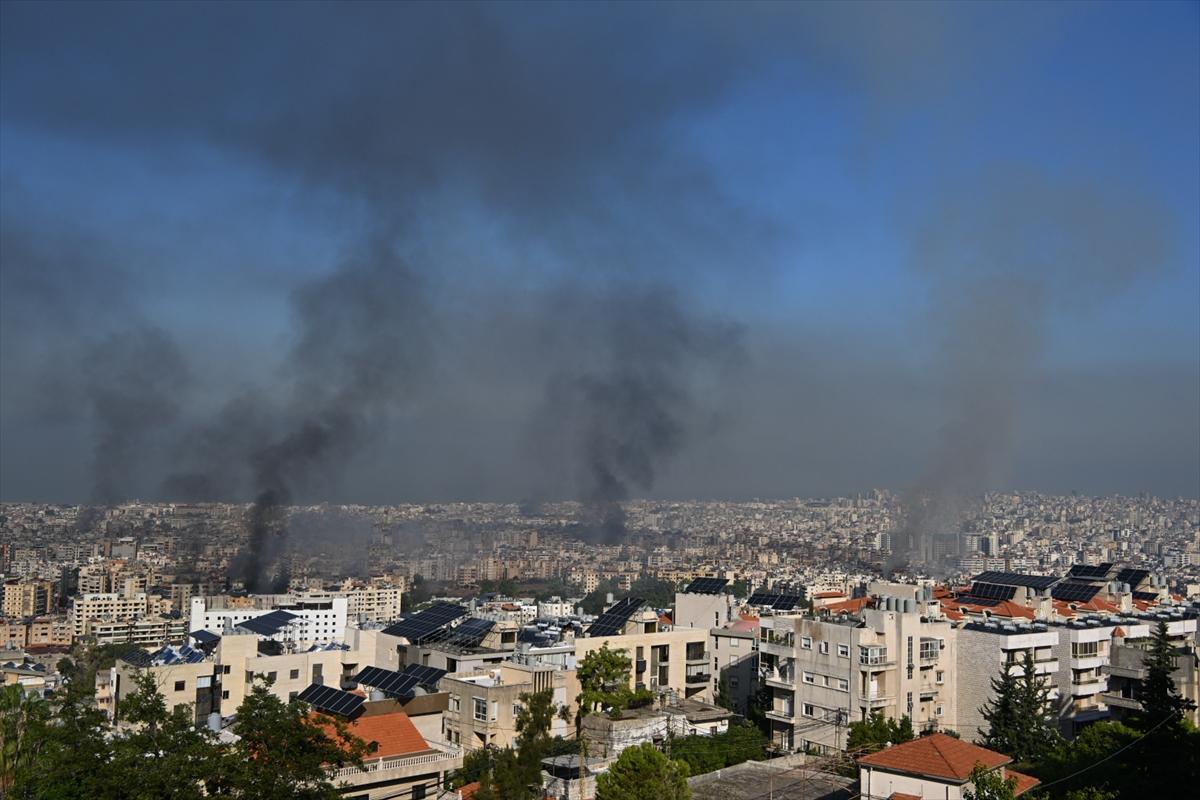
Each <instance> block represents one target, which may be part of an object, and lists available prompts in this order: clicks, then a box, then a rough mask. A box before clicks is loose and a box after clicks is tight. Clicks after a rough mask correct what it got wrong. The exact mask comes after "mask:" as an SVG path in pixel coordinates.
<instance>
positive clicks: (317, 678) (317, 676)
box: [312, 664, 325, 686]
mask: <svg viewBox="0 0 1200 800" xmlns="http://www.w3.org/2000/svg"><path fill="white" fill-rule="evenodd" d="M324 669H325V665H324V664H313V666H312V682H313V683H319V684H321V685H322V686H324V685H325V673H324Z"/></svg>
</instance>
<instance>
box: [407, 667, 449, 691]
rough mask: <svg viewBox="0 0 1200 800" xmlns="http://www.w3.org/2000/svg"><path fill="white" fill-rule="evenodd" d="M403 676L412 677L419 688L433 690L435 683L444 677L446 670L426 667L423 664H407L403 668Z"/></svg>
mask: <svg viewBox="0 0 1200 800" xmlns="http://www.w3.org/2000/svg"><path fill="white" fill-rule="evenodd" d="M404 674H405V675H412V676H414V677H415V678H416V679H417V683H419V684H420V685H421V686H428V687H429V688H430V689H433V688H435V687H436V686H437V682H438V681H440V680H441V679H442V678H444V677H445V676H446V670H444V669H438V668H437V667H427V666H425V665H423V664H409V665H408V666H407V667H405V668H404Z"/></svg>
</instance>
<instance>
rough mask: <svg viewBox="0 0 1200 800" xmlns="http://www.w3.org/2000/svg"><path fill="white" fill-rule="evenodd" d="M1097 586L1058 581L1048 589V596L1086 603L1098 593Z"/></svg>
mask: <svg viewBox="0 0 1200 800" xmlns="http://www.w3.org/2000/svg"><path fill="white" fill-rule="evenodd" d="M1099 591H1100V587H1099V586H1092V585H1091V584H1090V583H1073V582H1070V581H1068V582H1065V583H1060V584H1059V585H1058V586H1055V587H1054V588H1053V589H1051V590H1050V596H1051V597H1053V598H1054V599H1055V600H1066V601H1068V602H1071V603H1086V602H1088V601H1089V600H1091V599H1092V598H1093V597H1095V596H1096V595H1097V593H1099Z"/></svg>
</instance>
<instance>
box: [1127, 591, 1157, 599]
mask: <svg viewBox="0 0 1200 800" xmlns="http://www.w3.org/2000/svg"><path fill="white" fill-rule="evenodd" d="M1133 599H1134V600H1157V599H1158V592H1134V593H1133Z"/></svg>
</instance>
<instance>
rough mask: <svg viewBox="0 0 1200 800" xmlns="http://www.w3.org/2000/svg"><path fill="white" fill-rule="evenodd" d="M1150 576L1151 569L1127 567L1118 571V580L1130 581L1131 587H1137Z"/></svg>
mask: <svg viewBox="0 0 1200 800" xmlns="http://www.w3.org/2000/svg"><path fill="white" fill-rule="evenodd" d="M1148 577H1150V570H1148V569H1134V568H1133V567H1126V568H1125V569H1123V570H1121V571H1120V572H1118V573H1117V580H1119V581H1120V582H1121V583H1128V584H1129V588H1130V589H1136V588H1137V586H1138V584H1140V583H1141V582H1142V581H1144V580H1146V578H1148Z"/></svg>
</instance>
